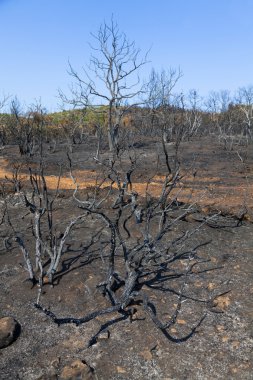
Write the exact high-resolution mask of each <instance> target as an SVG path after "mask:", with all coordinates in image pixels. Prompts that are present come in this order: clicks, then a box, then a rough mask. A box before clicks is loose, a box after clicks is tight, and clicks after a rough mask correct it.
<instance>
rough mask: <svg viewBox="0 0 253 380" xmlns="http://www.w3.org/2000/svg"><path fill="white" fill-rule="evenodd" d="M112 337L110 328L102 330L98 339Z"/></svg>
mask: <svg viewBox="0 0 253 380" xmlns="http://www.w3.org/2000/svg"><path fill="white" fill-rule="evenodd" d="M109 338H110V331H109V330H105V331H102V332H101V333H100V334H99V336H98V337H97V341H100V340H106V339H109Z"/></svg>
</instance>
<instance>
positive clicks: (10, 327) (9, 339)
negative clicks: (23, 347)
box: [0, 317, 21, 348]
mask: <svg viewBox="0 0 253 380" xmlns="http://www.w3.org/2000/svg"><path fill="white" fill-rule="evenodd" d="M20 331H21V327H20V324H19V323H18V322H17V321H16V320H15V319H14V318H12V317H3V318H0V348H4V347H7V346H9V345H10V344H12V343H13V342H14V341H15V340H16V339H17V338H18V337H19V335H20Z"/></svg>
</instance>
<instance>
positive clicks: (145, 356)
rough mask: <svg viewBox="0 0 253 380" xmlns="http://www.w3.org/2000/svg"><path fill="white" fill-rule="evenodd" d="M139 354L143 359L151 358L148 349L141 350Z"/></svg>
mask: <svg viewBox="0 0 253 380" xmlns="http://www.w3.org/2000/svg"><path fill="white" fill-rule="evenodd" d="M140 355H141V356H142V357H143V359H144V360H152V359H153V355H152V353H151V352H150V351H148V350H145V351H142V352H141V353H140Z"/></svg>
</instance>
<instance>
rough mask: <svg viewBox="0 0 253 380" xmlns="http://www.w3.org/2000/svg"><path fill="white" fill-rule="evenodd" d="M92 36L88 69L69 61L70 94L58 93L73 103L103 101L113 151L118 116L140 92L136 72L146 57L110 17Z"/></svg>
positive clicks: (115, 146) (83, 105)
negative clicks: (79, 67) (72, 84)
mask: <svg viewBox="0 0 253 380" xmlns="http://www.w3.org/2000/svg"><path fill="white" fill-rule="evenodd" d="M92 36H93V37H94V39H95V44H94V46H93V45H92V46H91V49H92V50H93V52H94V54H92V55H91V58H90V64H89V66H88V69H87V70H84V72H83V74H80V73H78V71H76V70H75V69H74V68H73V67H72V66H71V65H69V67H70V69H69V73H70V75H71V77H72V78H73V79H74V81H75V85H74V86H73V87H72V89H71V93H72V98H71V99H68V98H67V97H66V96H64V95H63V94H62V93H61V97H62V98H63V100H64V101H65V102H68V103H71V104H73V105H74V106H75V107H86V106H87V105H89V104H93V105H96V106H100V105H106V106H107V121H106V128H107V134H108V143H109V148H110V151H111V152H116V151H117V148H118V143H119V129H120V128H121V121H122V117H123V115H124V113H125V111H126V109H129V104H130V102H131V101H134V102H135V101H136V98H137V96H138V95H139V94H140V92H141V86H140V81H139V77H138V72H139V71H140V68H141V67H142V66H143V65H144V64H145V63H146V62H147V60H146V57H144V58H140V50H139V49H137V48H136V46H135V43H134V42H130V41H128V39H127V37H126V35H125V34H124V33H122V32H120V30H119V28H118V25H117V24H116V22H115V21H114V20H113V18H112V20H111V22H110V23H108V24H107V23H104V24H102V25H101V26H100V28H99V30H98V32H97V34H93V35H92Z"/></svg>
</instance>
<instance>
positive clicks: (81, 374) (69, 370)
mask: <svg viewBox="0 0 253 380" xmlns="http://www.w3.org/2000/svg"><path fill="white" fill-rule="evenodd" d="M93 371H94V370H93V368H91V367H90V366H89V365H88V364H86V363H85V362H83V361H81V360H75V361H74V362H73V363H72V364H70V365H69V366H65V367H64V368H63V370H62V372H61V374H60V376H59V380H93V379H94V376H93Z"/></svg>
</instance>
